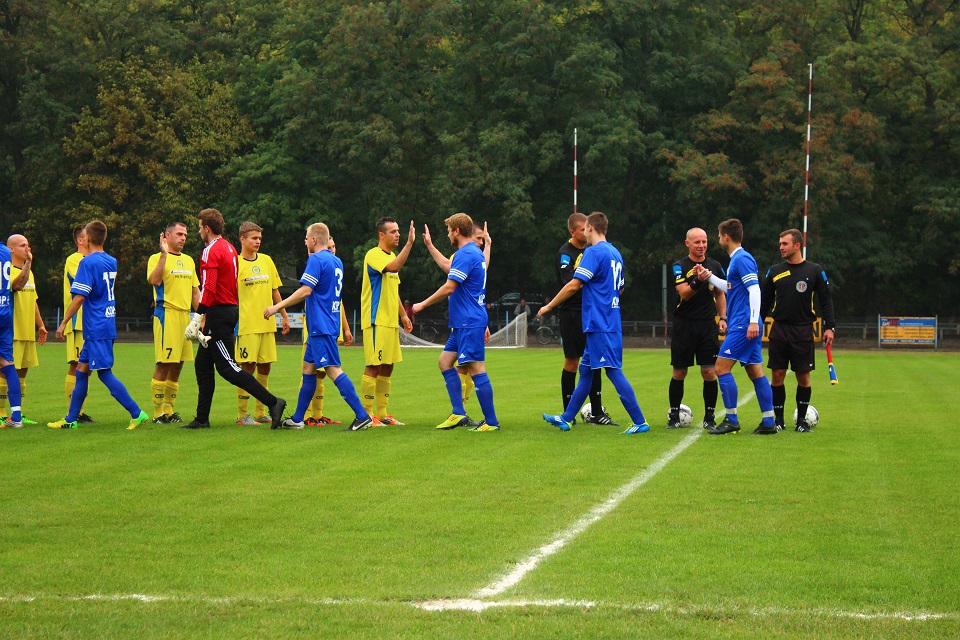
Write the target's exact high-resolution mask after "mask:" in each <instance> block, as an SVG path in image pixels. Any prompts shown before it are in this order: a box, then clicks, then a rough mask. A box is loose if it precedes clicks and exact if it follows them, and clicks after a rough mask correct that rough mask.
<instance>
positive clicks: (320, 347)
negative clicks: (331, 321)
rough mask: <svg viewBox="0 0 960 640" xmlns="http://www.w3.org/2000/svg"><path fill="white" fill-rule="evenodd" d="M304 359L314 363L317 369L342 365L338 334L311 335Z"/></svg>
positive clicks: (304, 351) (304, 352)
mask: <svg viewBox="0 0 960 640" xmlns="http://www.w3.org/2000/svg"><path fill="white" fill-rule="evenodd" d="M303 361H304V362H309V363H311V364H313V365H314V366H315V367H316V368H317V369H326V368H327V367H339V366H340V349H339V348H338V347H337V336H309V337H308V338H307V346H306V348H305V349H304V350H303Z"/></svg>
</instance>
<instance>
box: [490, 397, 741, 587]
mask: <svg viewBox="0 0 960 640" xmlns="http://www.w3.org/2000/svg"><path fill="white" fill-rule="evenodd" d="M752 397H753V392H750V393H748V394H747V395H746V396H744V397H743V398H742V399H741V400H740V402H739V403H738V406H743V405H744V404H745V403H747V402H749V401H750V399H751V398H752ZM702 432H703V430H702V429H697V430H696V431H694V432H692V433H691V434H690V435H688V436H687V437H686V438H684V439H683V440H681V441H680V442H679V443H678V444H676V445H675V446H674V447H673V448H672V449H670V450H669V451H667V452H666V453H664V454H663V455H662V456H660V457H659V458H657V459H656V460H655V461H654V462H653V464H651V465H650V466H649V467H647V468H646V469H644V470H643V471H641V472H640V473H638V474H637V475H636V476H634V477H633V478H632V479H631V480H630V481H629V482H627V483H626V484H625V485H623V486H621V487H619V488H618V489H615V490H614V491H613V493H611V494H610V495H609V496H607V499H606V500H604V501H603V502H601V503H599V504H597V505H596V506H594V507H593V508H592V509H590V511H588V512H587V513H585V514H584V515H583V516H582V517H581V518H580V519H579V520H577V521H576V522H574V523H573V524H572V525H570V526H569V527H567V528H566V529H564V530H563V531H561V532H560V533H558V534H557V535H555V536H554V537H553V540H551V541H550V542H548V543H547V544H545V545H543V546H542V547H540V548H539V549H537V550H536V551H534V552H533V553H531V554H530V555H529V556H527V557H526V558H525V559H523V560H522V561H520V562H519V563H517V565H516V566H515V567H514V568H513V571H511V572H510V573H508V574H507V575H505V576H504V577H502V578H500V579H499V580H497V581H496V582H493V583H492V584H489V585H487V586H486V587H484V588H482V589H480V590H479V591H477V595H476V597H478V598H490V597H492V596H498V595H500V594H501V593H503V592H504V591H506V590H507V589H509V588H510V587H513V586H516V584H517V583H519V582H520V581H521V580H523V578H524V576H526V575H527V574H528V573H530V572H531V571H533V570H534V569H535V568H536V567H537V565H538V564H540V562H541V561H542V560H544V559H546V558H549V557H550V556H552V555H553V554H555V553H556V552H557V551H560V549H562V548H563V547H565V546H566V545H567V543H568V542H570V541H571V540H573V539H574V538H576V537H577V536H578V535H580V534H581V533H583V532H584V531H586V530H587V529H588V528H589V527H590V525H592V524H593V523H594V522H596V521H598V520H600V519H601V518H603V517H604V516H605V515H607V514H608V513H610V512H611V511H613V510H614V509H616V508H617V507H618V506H620V503H622V502H623V501H624V500H626V499H627V498H629V497H630V494H632V493H633V492H634V491H636V490H637V489H639V488H640V487H642V486H643V485H644V484H646V483H647V481H648V480H650V479H651V478H653V477H654V476H655V475H657V474H658V473H660V472H661V471H662V470H663V468H664V467H666V466H667V465H668V464H670V462H672V461H673V459H674V458H676V457H677V456H678V455H680V454H681V453H683V452H684V451H685V450H686V448H687V447H689V446H690V445H691V444H693V443H694V441H695V440H696V439H697V438H699V437H700V434H701V433H702Z"/></svg>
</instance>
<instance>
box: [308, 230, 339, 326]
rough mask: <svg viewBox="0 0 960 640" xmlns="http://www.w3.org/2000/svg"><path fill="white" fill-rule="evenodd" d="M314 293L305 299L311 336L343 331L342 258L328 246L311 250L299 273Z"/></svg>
mask: <svg viewBox="0 0 960 640" xmlns="http://www.w3.org/2000/svg"><path fill="white" fill-rule="evenodd" d="M300 284H305V285H307V286H308V287H310V288H311V289H313V293H311V294H310V295H309V296H307V300H306V302H305V303H304V312H305V313H306V315H307V317H306V321H307V333H309V334H310V335H311V336H338V335H340V298H341V296H342V294H343V262H341V261H340V258H338V257H337V256H335V255H333V254H332V253H331V252H330V251H329V250H328V249H324V250H323V251H318V252H316V253H311V254H310V257H309V258H307V267H306V269H304V270H303V275H302V276H300Z"/></svg>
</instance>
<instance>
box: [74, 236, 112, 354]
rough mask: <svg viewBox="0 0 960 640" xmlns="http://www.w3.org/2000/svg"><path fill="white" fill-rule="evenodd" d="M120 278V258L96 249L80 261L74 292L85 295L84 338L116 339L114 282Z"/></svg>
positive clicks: (75, 277)
mask: <svg viewBox="0 0 960 640" xmlns="http://www.w3.org/2000/svg"><path fill="white" fill-rule="evenodd" d="M116 280H117V259H116V258H114V257H113V256H111V255H110V254H108V253H104V252H103V251H95V252H93V253H91V254H90V255H88V256H87V257H85V258H84V259H83V260H81V261H80V266H79V267H77V275H76V276H74V278H73V284H72V285H70V293H72V294H74V295H76V294H80V295H81V296H84V298H85V299H84V301H83V338H84V340H116V338H117V321H116V315H117V307H116V300H115V298H114V295H113V285H114V283H115V282H116Z"/></svg>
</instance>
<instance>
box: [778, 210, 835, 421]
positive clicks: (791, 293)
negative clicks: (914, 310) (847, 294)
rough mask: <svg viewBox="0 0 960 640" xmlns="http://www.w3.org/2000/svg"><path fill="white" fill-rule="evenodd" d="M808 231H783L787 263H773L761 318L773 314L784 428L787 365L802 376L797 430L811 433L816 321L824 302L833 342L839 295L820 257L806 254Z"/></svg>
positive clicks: (827, 337) (827, 335)
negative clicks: (809, 409) (812, 259)
mask: <svg viewBox="0 0 960 640" xmlns="http://www.w3.org/2000/svg"><path fill="white" fill-rule="evenodd" d="M802 249H803V234H802V233H800V231H799V230H797V229H787V230H786V231H784V232H783V233H781V234H780V255H781V256H783V259H784V260H785V261H786V262H781V263H780V264H778V265H774V266H772V267H770V269H769V270H768V271H767V275H766V277H765V279H764V283H763V288H762V290H761V304H760V318H761V319H765V318H766V317H767V316H772V317H773V326H772V327H771V328H770V342H769V343H768V352H769V353H768V360H767V366H768V367H769V368H770V369H771V370H772V375H771V377H770V386H772V387H773V412H774V416H775V419H776V423H777V428H778V429H783V428H784V420H783V406H784V405H785V404H786V401H787V391H786V389H785V388H784V386H783V381H784V378H786V376H787V365H788V364H789V365H790V368H791V369H792V370H793V373H794V374H795V375H796V376H797V424H796V430H797V431H799V432H801V433H808V432H810V431H811V427H810V426H809V425H807V422H806V415H807V407H808V406H810V395H811V388H810V372H811V371H813V370H814V369H815V368H816V367H815V366H814V353H815V351H816V350H815V349H814V346H813V323H814V321H815V320H816V319H817V312H816V305H818V304H819V306H820V310H821V313H822V318H823V342H824V344H826V345H831V344H833V335H834V330H835V328H836V323H835V321H834V317H833V298H832V296H831V295H830V281H829V280H827V272H826V271H824V270H823V267H821V266H820V265H819V264H817V263H815V262H807V261H806V260H804V259H803V253H802Z"/></svg>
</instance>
